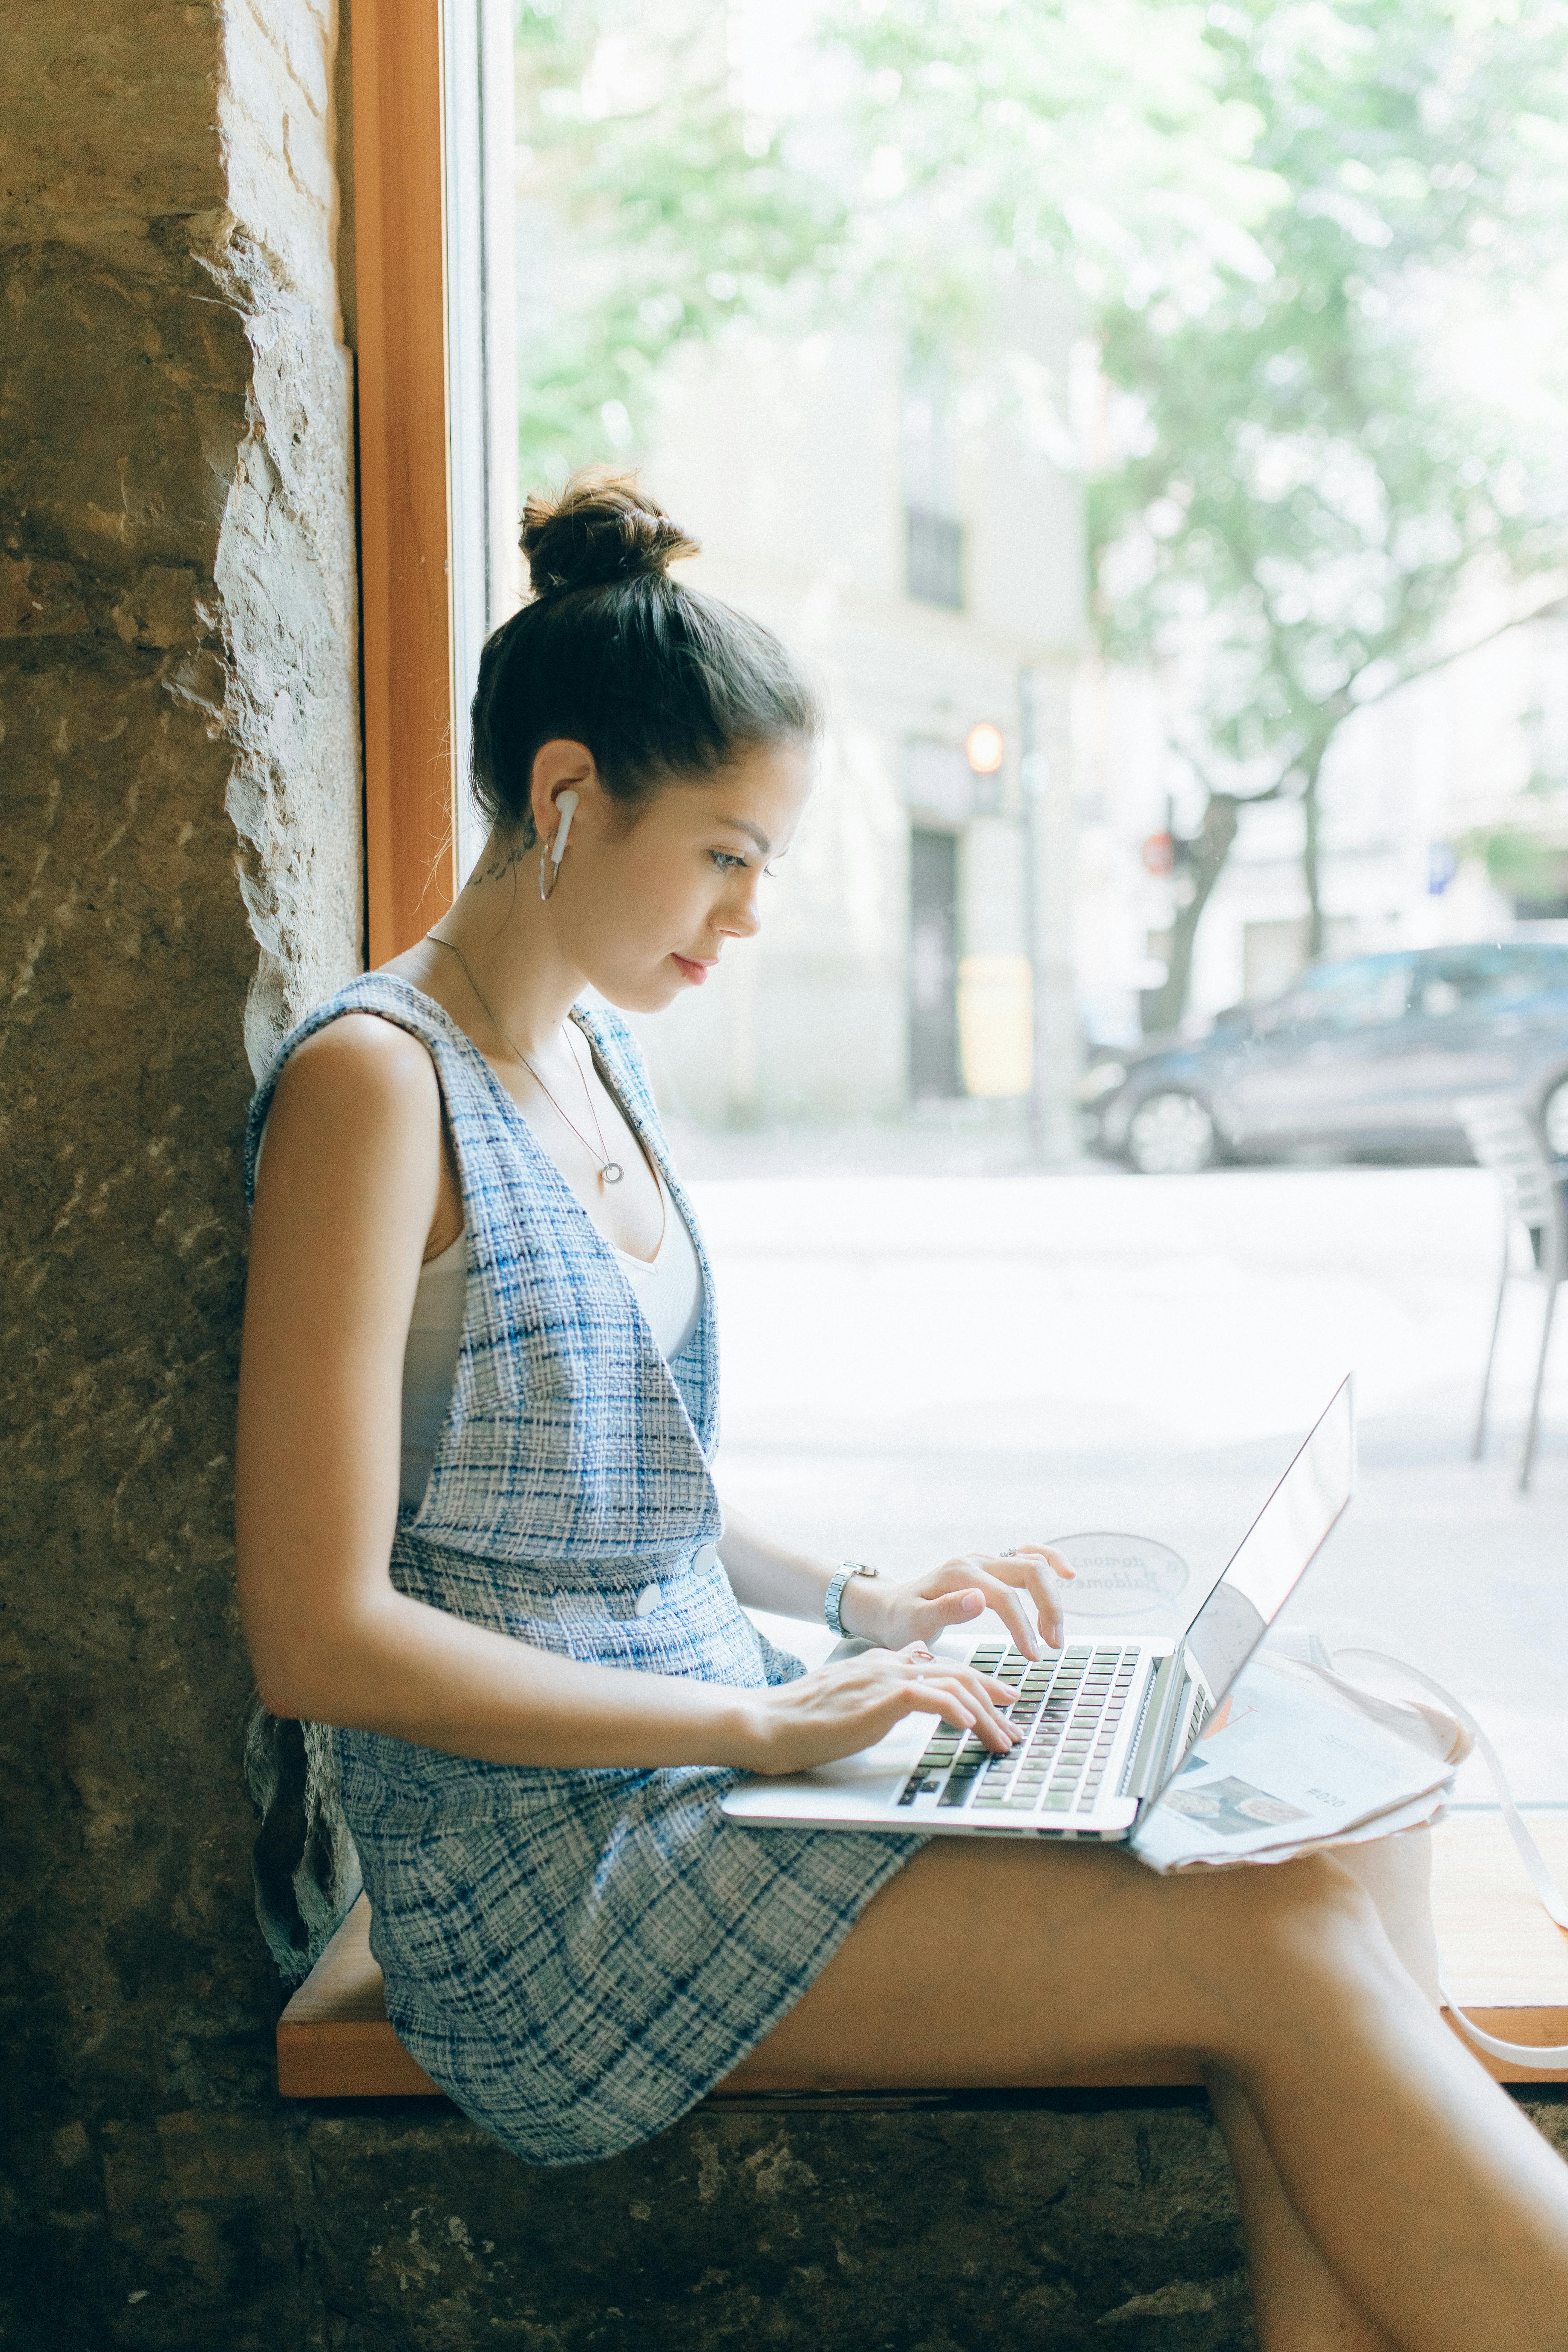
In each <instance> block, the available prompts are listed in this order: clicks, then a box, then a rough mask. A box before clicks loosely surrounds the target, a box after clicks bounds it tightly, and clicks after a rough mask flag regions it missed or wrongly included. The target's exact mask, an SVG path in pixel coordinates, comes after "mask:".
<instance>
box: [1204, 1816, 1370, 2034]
mask: <svg viewBox="0 0 1568 2352" xmlns="http://www.w3.org/2000/svg"><path fill="white" fill-rule="evenodd" d="M1188 1886H1189V1888H1190V1890H1191V1894H1190V1900H1189V1901H1188V1903H1187V1905H1186V1906H1185V1918H1184V1929H1185V1936H1184V1941H1185V1943H1186V1946H1187V1950H1188V1954H1189V1956H1190V1961H1191V1964H1192V1965H1193V1966H1194V1968H1195V1969H1197V1970H1198V1972H1199V1973H1200V1974H1201V1975H1202V1977H1203V1978H1204V1979H1205V1980H1206V1981H1207V1982H1209V1983H1210V1984H1211V1985H1212V1987H1213V1990H1214V1991H1215V1995H1216V1997H1217V1999H1216V2014H1217V2016H1218V2018H1219V2020H1220V2028H1221V2032H1222V2035H1223V2036H1224V2037H1225V2038H1224V2039H1222V2040H1221V2041H1220V2042H1219V2043H1218V2044H1216V2047H1215V2053H1214V2054H1215V2055H1216V2056H1219V2057H1223V2056H1224V2055H1225V2044H1226V2039H1229V2040H1231V2041H1232V2042H1233V2045H1234V2043H1235V2042H1237V2041H1239V2042H1240V2043H1242V2044H1245V2042H1247V2040H1248V2039H1249V2038H1250V2036H1251V2034H1252V2033H1253V2032H1255V2031H1257V2030H1258V2029H1259V2028H1261V2029H1262V2030H1264V2031H1268V2030H1270V2029H1271V2027H1272V2026H1273V2024H1275V2023H1276V2022H1278V2021H1282V2020H1284V2019H1285V2018H1286V2017H1288V2016H1289V2015H1292V2014H1294V2015H1298V2016H1299V2015H1301V2014H1302V2013H1304V2012H1306V2011H1311V2010H1315V2009H1318V2008H1320V2007H1321V2005H1324V2004H1327V2005H1329V2006H1334V2005H1336V2004H1348V2003H1350V2002H1352V2001H1353V2000H1357V1999H1359V1998H1363V1997H1365V1998H1371V1999H1379V1998H1383V1997H1384V1996H1385V1995H1386V1994H1387V1992H1388V1991H1389V1990H1390V1989H1391V1987H1392V1986H1394V1984H1396V1983H1397V1982H1399V1981H1401V1980H1402V1979H1403V1971H1402V1970H1400V1969H1399V1967H1398V1963H1397V1961H1396V1959H1395V1958H1394V1952H1393V1948H1392V1947H1391V1946H1390V1944H1389V1942H1388V1938H1387V1936H1386V1934H1385V1933H1384V1927H1383V1923H1382V1921H1381V1919H1380V1918H1379V1916H1378V1912H1377V1907H1376V1906H1375V1904H1374V1903H1373V1901H1372V1898H1371V1896H1370V1895H1368V1894H1367V1893H1366V1891H1365V1889H1364V1888H1363V1886H1362V1885H1361V1884H1360V1883H1359V1881H1358V1880H1357V1879H1356V1878H1355V1877H1354V1876H1353V1875H1352V1874H1351V1872H1349V1871H1348V1870H1346V1869H1345V1868H1344V1867H1343V1866H1342V1864H1339V1863H1337V1862H1335V1861H1334V1859H1333V1857H1332V1856H1331V1854H1304V1855H1302V1856H1300V1858H1299V1859H1298V1860H1297V1861H1295V1862H1288V1863H1279V1864H1265V1865H1256V1866H1253V1867H1249V1868H1242V1869H1238V1870H1228V1871H1217V1872H1215V1874H1213V1876H1212V1878H1208V1879H1207V1882H1206V1884H1205V1885H1193V1884H1192V1882H1191V1881H1189V1882H1188Z"/></svg>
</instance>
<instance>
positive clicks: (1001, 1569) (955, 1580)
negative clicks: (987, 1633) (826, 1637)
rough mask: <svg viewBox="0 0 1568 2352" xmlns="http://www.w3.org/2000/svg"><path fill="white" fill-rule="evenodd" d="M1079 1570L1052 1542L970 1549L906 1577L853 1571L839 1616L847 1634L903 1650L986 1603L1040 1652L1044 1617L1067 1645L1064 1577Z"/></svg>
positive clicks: (1051, 1634)
mask: <svg viewBox="0 0 1568 2352" xmlns="http://www.w3.org/2000/svg"><path fill="white" fill-rule="evenodd" d="M1072 1574H1073V1572H1072V1570H1071V1569H1070V1568H1069V1567H1068V1564H1067V1562H1066V1560H1065V1559H1063V1558H1062V1557H1061V1554H1060V1553H1059V1552H1054V1551H1052V1550H1051V1549H1049V1547H1048V1546H1047V1545H1046V1544H1038V1543H1026V1544H1019V1545H1018V1547H1017V1549H1016V1550H1014V1551H1007V1552H980V1551H972V1552H964V1553H963V1554H962V1555H961V1556H960V1557H959V1558H958V1559H950V1560H944V1561H943V1563H942V1567H941V1568H937V1569H932V1570H931V1571H930V1573H929V1574H928V1575H925V1576H913V1577H910V1580H909V1581H908V1582H907V1583H904V1584H889V1583H888V1582H887V1581H886V1580H884V1579H883V1578H881V1577H869V1576H852V1577H851V1578H850V1580H849V1581H848V1583H847V1585H846V1586H845V1588H844V1591H843V1593H842V1594H841V1596H840V1598H839V1602H838V1619H839V1622H840V1624H842V1626H843V1627H844V1630H845V1632H846V1633H855V1634H858V1636H859V1638H860V1639H861V1640H862V1641H865V1642H878V1643H880V1644H881V1646H882V1647H883V1648H884V1649H887V1650H901V1649H904V1648H905V1647H906V1646H907V1645H908V1644H909V1643H910V1642H934V1641H935V1639H936V1637H937V1635H938V1634H939V1633H944V1632H945V1631H946V1629H947V1628H948V1626H950V1625H963V1624H965V1623H967V1622H970V1620H972V1619H973V1618H975V1617H978V1616H979V1615H980V1613H981V1612H982V1611H983V1610H985V1609H994V1611H995V1612H996V1614H997V1616H998V1617H1000V1618H1001V1620H1002V1622H1003V1623H1004V1624H1005V1626H1006V1628H1007V1631H1008V1632H1009V1633H1011V1635H1012V1636H1013V1639H1014V1641H1015V1642H1016V1643H1017V1645H1018V1647H1019V1649H1020V1650H1022V1652H1023V1654H1024V1655H1025V1657H1026V1658H1037V1657H1038V1656H1039V1655H1040V1643H1039V1641H1038V1639H1037V1636H1036V1633H1035V1624H1034V1620H1035V1618H1036V1617H1037V1618H1038V1620H1039V1631H1040V1633H1041V1634H1043V1635H1044V1637H1045V1639H1046V1641H1047V1643H1049V1645H1050V1647H1051V1648H1052V1649H1053V1650H1059V1649H1060V1648H1061V1645H1062V1596H1061V1585H1062V1580H1064V1579H1065V1580H1066V1581H1067V1582H1068V1583H1069V1584H1070V1583H1071V1581H1072ZM1023 1596H1027V1598H1025V1597H1023ZM1030 1601H1033V1603H1034V1607H1033V1609H1031V1608H1030V1607H1029V1605H1028V1604H1029V1602H1030Z"/></svg>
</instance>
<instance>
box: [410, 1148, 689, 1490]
mask: <svg viewBox="0 0 1568 2352" xmlns="http://www.w3.org/2000/svg"><path fill="white" fill-rule="evenodd" d="M658 1189H659V1192H660V1194H661V1196H662V1198H663V1201H664V1236H663V1239H662V1240H661V1241H660V1243H659V1245H658V1255H657V1256H655V1257H652V1258H642V1257H633V1256H632V1255H630V1254H629V1252H627V1251H626V1250H623V1249H618V1250H616V1260H617V1262H618V1263H619V1265H620V1268H621V1271H622V1273H623V1274H624V1275H625V1276H626V1280H627V1281H628V1282H629V1283H630V1284H631V1286H632V1289H633V1291H634V1292H635V1293H636V1295H637V1305H638V1306H639V1307H641V1308H642V1311H643V1314H644V1315H645V1317H646V1318H647V1326H648V1328H649V1330H650V1331H651V1332H652V1333H653V1337H654V1344H655V1346H656V1347H657V1348H658V1351H659V1353H660V1355H661V1356H662V1357H663V1358H664V1360H665V1361H666V1363H668V1362H669V1360H670V1359H671V1358H672V1357H674V1356H679V1353H680V1351H681V1349H682V1348H684V1347H685V1345H686V1343H687V1341H688V1340H689V1339H690V1337H691V1335H692V1333H693V1331H695V1330H696V1328H697V1318H698V1316H699V1315H700V1313H701V1311H702V1269H701V1267H700V1265H699V1264H698V1262H697V1251H696V1249H695V1247H694V1246H693V1244H692V1239H691V1235H690V1234H689V1232H688V1230H687V1225H686V1220H685V1218H684V1217H683V1216H682V1215H681V1214H680V1212H679V1209H677V1207H676V1205H675V1203H674V1202H673V1201H672V1200H671V1199H670V1197H669V1194H668V1192H667V1191H666V1190H665V1185H664V1181H663V1179H662V1178H660V1180H659V1187H658ZM467 1286H468V1235H467V1234H466V1233H464V1234H458V1238H457V1240H456V1241H455V1242H453V1243H452V1244H451V1245H450V1247H449V1248H447V1249H444V1250H443V1251H442V1252H441V1255H440V1256H439V1257H433V1258H429V1259H427V1260H426V1263H425V1265H423V1266H422V1267H421V1268H420V1270H419V1287H418V1289H417V1290H416V1292H415V1294H414V1314H413V1318H412V1320H411V1321H410V1323H409V1326H408V1345H407V1347H406V1348H405V1350H404V1356H403V1465H402V1475H401V1476H400V1478H399V1481H398V1499H399V1501H400V1502H402V1503H404V1504H406V1505H408V1506H409V1507H413V1506H415V1505H416V1504H417V1503H418V1502H419V1500H420V1498H421V1497H422V1496H423V1495H424V1492H425V1489H426V1485H427V1484H428V1482H429V1477H430V1465H431V1464H432V1462H433V1461H434V1460H435V1458H436V1447H437V1442H438V1440H439V1438H440V1435H441V1424H442V1423H443V1422H444V1421H445V1420H446V1418H447V1404H448V1402H450V1400H451V1395H452V1380H453V1376H454V1374H455V1373H456V1371H457V1369H458V1348H459V1347H460V1346H461V1344H462V1338H463V1299H464V1293H465V1291H466V1289H467Z"/></svg>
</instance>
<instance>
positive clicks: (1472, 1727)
mask: <svg viewBox="0 0 1568 2352" xmlns="http://www.w3.org/2000/svg"><path fill="white" fill-rule="evenodd" d="M1351 1658H1360V1659H1362V1660H1363V1661H1365V1662H1366V1663H1368V1664H1373V1665H1379V1666H1386V1667H1389V1668H1390V1669H1392V1671H1393V1672H1394V1673H1395V1674H1400V1675H1405V1678H1406V1679H1407V1680H1408V1681H1410V1682H1413V1683H1418V1684H1419V1685H1420V1686H1421V1688H1422V1689H1423V1690H1424V1691H1426V1692H1428V1693H1429V1694H1430V1696H1432V1697H1433V1698H1435V1699H1438V1700H1440V1701H1441V1703H1442V1704H1443V1706H1446V1707H1447V1710H1448V1712H1449V1714H1450V1715H1451V1716H1453V1717H1454V1718H1455V1719H1456V1721H1457V1722H1458V1723H1459V1724H1461V1725H1462V1726H1463V1727H1464V1728H1465V1730H1467V1731H1468V1733H1469V1735H1470V1738H1472V1739H1473V1740H1474V1741H1475V1743H1476V1752H1477V1754H1478V1755H1479V1757H1480V1758H1481V1759H1482V1760H1483V1762H1484V1763H1485V1765H1486V1768H1487V1770H1488V1771H1489V1773H1490V1774H1491V1776H1492V1785H1493V1787H1494V1788H1495V1789H1496V1790H1497V1792H1498V1801H1499V1802H1500V1805H1501V1807H1502V1817H1503V1819H1504V1821H1505V1822H1507V1823H1508V1826H1509V1834H1510V1837H1511V1838H1512V1839H1513V1842H1514V1843H1515V1845H1516V1846H1517V1847H1518V1848H1519V1853H1520V1859H1521V1862H1522V1863H1523V1864H1524V1866H1525V1869H1526V1870H1527V1871H1528V1873H1529V1874H1530V1883H1531V1885H1532V1886H1533V1887H1534V1889H1535V1892H1536V1894H1537V1895H1539V1896H1540V1898H1541V1904H1542V1909H1543V1910H1544V1911H1545V1913H1546V1915H1547V1916H1548V1918H1551V1919H1553V1920H1555V1921H1556V1923H1557V1925H1558V1927H1563V1928H1568V1896H1564V1895H1563V1890H1562V1889H1561V1887H1560V1886H1559V1885H1558V1884H1557V1881H1556V1880H1555V1879H1554V1878H1553V1877H1552V1873H1551V1871H1550V1870H1549V1869H1548V1868H1547V1866H1546V1859H1545V1856H1544V1855H1543V1854H1542V1851H1541V1848H1540V1847H1539V1846H1538V1845H1537V1844H1536V1843H1535V1840H1534V1839H1533V1838H1532V1837H1531V1834H1530V1832H1529V1830H1528V1829H1527V1828H1526V1826H1525V1823H1524V1819H1523V1816H1522V1815H1521V1812H1520V1810H1519V1807H1518V1806H1517V1805H1516V1804H1515V1803H1514V1801H1513V1791H1512V1790H1511V1789H1510V1787H1509V1785H1508V1775H1507V1773H1506V1772H1505V1771H1504V1770H1503V1769H1502V1759H1501V1758H1500V1756H1499V1754H1498V1752H1497V1749H1496V1748H1494V1747H1493V1746H1492V1744H1491V1741H1490V1740H1489V1738H1487V1735H1486V1733H1485V1732H1484V1731H1483V1730H1482V1729H1481V1727H1480V1725H1479V1723H1478V1722H1477V1721H1476V1718H1475V1717H1474V1716H1473V1715H1472V1714H1471V1713H1470V1711H1469V1709H1468V1707H1467V1706H1462V1705H1461V1704H1460V1702H1459V1700H1458V1699H1457V1698H1456V1697H1455V1696H1454V1694H1453V1692H1452V1691H1449V1690H1445V1689H1444V1687H1443V1685H1442V1684H1441V1683H1436V1682H1434V1681H1433V1679H1432V1677H1431V1675H1424V1674H1422V1673H1421V1672H1420V1670H1419V1668H1418V1667H1415V1666H1412V1665H1409V1664H1406V1663H1405V1660H1404V1659H1403V1658H1392V1657H1390V1656H1389V1655H1388V1654H1387V1653H1386V1652H1385V1651H1383V1650H1340V1651H1338V1652H1336V1654H1335V1657H1334V1665H1335V1668H1336V1670H1337V1669H1338V1667H1339V1665H1340V1664H1341V1663H1342V1661H1343V1660H1346V1659H1351ZM1437 1983H1438V1986H1439V1988H1440V1989H1441V1991H1442V1995H1443V1999H1444V2000H1445V2001H1446V2002H1447V2006H1448V2008H1449V2010H1450V2011H1451V2012H1452V2014H1453V2018H1454V2022H1455V2024H1456V2025H1457V2026H1458V2029H1459V2031H1460V2032H1461V2033H1462V2034H1463V2035H1464V2036H1465V2038H1466V2040H1467V2041H1468V2042H1474V2044H1475V2046H1476V2048H1477V2049H1478V2050H1484V2051H1486V2053H1488V2055H1489V2057H1492V2058H1507V2059H1510V2061H1511V2062H1512V2063H1514V2064H1515V2065H1516V2066H1543V2067H1552V2066H1568V2042H1560V2043H1558V2044H1557V2045H1556V2046H1555V2047H1552V2048H1544V2047H1542V2044H1541V2043H1539V2042H1502V2041H1500V2040H1499V2038H1498V2036H1497V2035H1496V2034H1495V2033H1484V2032H1482V2031H1481V2028H1480V2027H1479V2025H1472V2024H1471V2022H1470V2021H1469V2019H1468V2017H1467V2016H1466V2015H1465V2012H1464V2011H1463V2010H1462V2009H1461V2008H1460V2007H1459V2004H1458V2001H1457V2000H1455V1999H1454V1996H1453V1994H1452V1993H1451V1992H1450V1991H1449V1990H1448V1988H1447V1983H1446V1982H1445V1981H1444V1979H1443V1974H1442V1971H1441V1969H1439V1970H1438V1974H1437Z"/></svg>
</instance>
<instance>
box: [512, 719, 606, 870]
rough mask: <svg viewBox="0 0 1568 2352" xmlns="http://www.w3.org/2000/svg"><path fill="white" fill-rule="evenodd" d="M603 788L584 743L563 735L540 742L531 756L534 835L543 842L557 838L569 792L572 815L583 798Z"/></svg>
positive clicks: (592, 758) (596, 795) (599, 794)
mask: <svg viewBox="0 0 1568 2352" xmlns="http://www.w3.org/2000/svg"><path fill="white" fill-rule="evenodd" d="M603 791H604V787H603V785H602V784H601V783H600V782H599V772H598V769H597V768H596V767H595V763H594V754H593V753H592V751H589V749H588V747H587V745H586V744H585V743H574V742H572V741H570V740H568V739H567V738H565V737H563V736H559V737H556V738H555V739H554V740H552V741H551V742H549V743H542V744H541V745H540V747H539V750H538V751H536V752H535V753H534V757H533V788H532V791H531V794H530V797H529V809H530V814H531V816H532V818H533V830H534V834H535V835H536V837H537V838H538V839H539V840H540V841H543V842H549V841H553V840H554V839H555V838H556V833H557V828H558V827H559V825H560V824H561V822H562V817H563V813H564V812H563V803H564V801H565V799H566V796H567V794H568V793H571V794H572V796H573V800H572V812H573V813H575V812H576V811H577V810H579V809H581V808H582V806H583V803H584V801H589V802H591V801H593V800H595V799H596V798H598V797H600V796H602V794H603ZM578 822H579V824H581V818H579V820H578ZM563 847H564V843H563Z"/></svg>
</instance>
